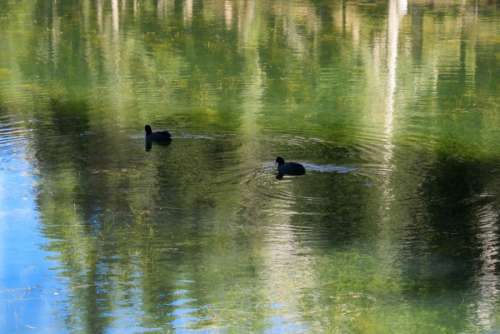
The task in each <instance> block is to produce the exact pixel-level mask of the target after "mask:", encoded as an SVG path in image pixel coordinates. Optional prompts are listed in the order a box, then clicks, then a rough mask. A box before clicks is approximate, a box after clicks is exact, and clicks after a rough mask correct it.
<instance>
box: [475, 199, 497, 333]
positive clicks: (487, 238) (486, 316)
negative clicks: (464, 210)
mask: <svg viewBox="0 0 500 334" xmlns="http://www.w3.org/2000/svg"><path fill="white" fill-rule="evenodd" d="M478 216H479V233H478V239H479V242H480V244H481V261H482V263H481V269H480V271H479V273H478V276H477V283H478V289H479V291H478V292H479V296H478V299H479V300H478V302H477V309H476V317H477V321H478V324H479V325H480V326H481V327H482V328H483V329H485V330H489V329H491V328H492V325H493V324H494V322H495V320H494V316H495V307H496V304H497V299H498V283H499V282H498V276H497V274H496V264H497V262H498V259H497V257H498V242H497V236H498V225H497V223H498V213H497V211H496V210H495V208H494V207H493V206H492V205H491V204H487V205H485V206H483V207H482V208H481V210H480V211H479V215H478Z"/></svg>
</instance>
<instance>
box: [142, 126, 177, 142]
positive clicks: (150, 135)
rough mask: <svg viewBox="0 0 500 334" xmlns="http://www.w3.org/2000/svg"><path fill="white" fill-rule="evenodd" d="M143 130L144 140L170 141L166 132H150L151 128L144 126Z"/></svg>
mask: <svg viewBox="0 0 500 334" xmlns="http://www.w3.org/2000/svg"><path fill="white" fill-rule="evenodd" d="M144 130H146V139H147V140H151V141H170V140H172V137H171V136H170V132H168V131H156V132H153V130H151V126H149V125H145V126H144Z"/></svg>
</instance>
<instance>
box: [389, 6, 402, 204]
mask: <svg viewBox="0 0 500 334" xmlns="http://www.w3.org/2000/svg"><path fill="white" fill-rule="evenodd" d="M406 6H407V0H391V1H390V2H389V13H388V25H387V35H388V38H387V40H388V41H387V44H388V46H387V51H388V52H387V100H386V109H385V110H386V111H385V122H384V137H385V144H384V148H385V150H384V154H383V158H384V171H385V173H386V175H385V178H384V188H383V191H384V195H385V196H384V198H385V199H386V200H387V199H389V197H390V195H391V190H390V188H389V186H388V183H389V176H390V175H389V173H390V171H392V166H391V160H392V156H393V149H394V147H393V143H392V137H393V132H394V124H393V121H394V96H395V94H396V72H397V60H398V39H399V19H400V13H404V12H405V11H403V10H401V9H404V10H405V9H406Z"/></svg>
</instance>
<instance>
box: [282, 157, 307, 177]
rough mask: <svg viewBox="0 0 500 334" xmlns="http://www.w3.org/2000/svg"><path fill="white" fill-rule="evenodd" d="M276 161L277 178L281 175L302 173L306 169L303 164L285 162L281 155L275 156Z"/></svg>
mask: <svg viewBox="0 0 500 334" xmlns="http://www.w3.org/2000/svg"><path fill="white" fill-rule="evenodd" d="M276 163H277V164H278V175H277V176H276V178H277V179H282V178H283V175H304V174H305V173H306V169H305V168H304V166H302V165H301V164H299V163H297V162H287V163H285V159H283V158H282V157H277V158H276Z"/></svg>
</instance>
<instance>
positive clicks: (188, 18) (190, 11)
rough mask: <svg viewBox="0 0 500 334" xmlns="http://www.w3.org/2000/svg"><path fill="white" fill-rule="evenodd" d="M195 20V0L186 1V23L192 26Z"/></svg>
mask: <svg viewBox="0 0 500 334" xmlns="http://www.w3.org/2000/svg"><path fill="white" fill-rule="evenodd" d="M192 18H193V0H186V1H185V2H184V23H185V24H187V25H190V24H191V20H192Z"/></svg>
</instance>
